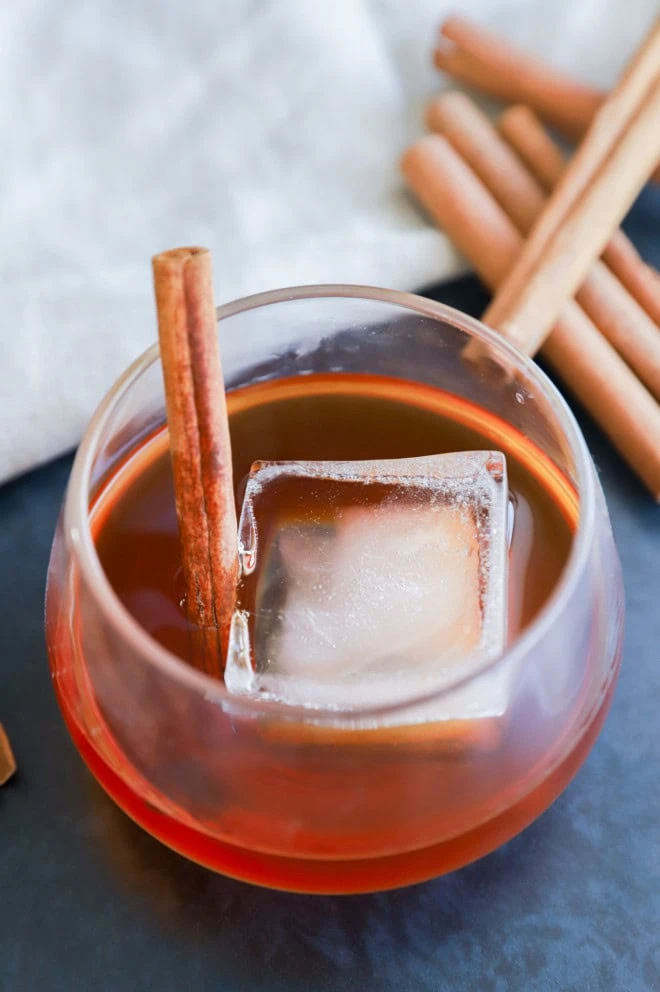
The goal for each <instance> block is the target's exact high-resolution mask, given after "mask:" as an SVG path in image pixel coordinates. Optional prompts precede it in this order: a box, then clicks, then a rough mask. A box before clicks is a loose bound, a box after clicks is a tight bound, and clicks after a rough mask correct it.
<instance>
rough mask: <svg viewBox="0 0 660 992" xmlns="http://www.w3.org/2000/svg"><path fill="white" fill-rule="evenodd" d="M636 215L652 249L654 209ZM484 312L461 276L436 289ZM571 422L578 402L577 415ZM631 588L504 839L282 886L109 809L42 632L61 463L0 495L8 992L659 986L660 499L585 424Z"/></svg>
mask: <svg viewBox="0 0 660 992" xmlns="http://www.w3.org/2000/svg"><path fill="white" fill-rule="evenodd" d="M631 223H632V224H633V226H634V230H635V233H636V235H637V236H638V240H639V241H640V243H641V244H642V246H643V247H644V248H645V250H646V253H647V254H649V255H651V256H652V255H653V254H654V252H655V260H656V263H657V261H658V245H657V243H656V245H655V247H654V246H653V243H652V242H653V239H654V238H655V239H657V231H658V229H659V228H658V224H659V223H660V197H658V196H657V195H655V194H649V195H647V196H645V197H644V199H643V203H642V204H641V205H640V206H638V208H637V209H636V210H635V211H634V213H633V218H632V220H631ZM436 295H438V296H439V297H441V298H443V299H445V300H446V301H447V302H450V303H453V304H455V305H458V306H461V307H463V308H465V309H471V310H472V311H473V312H478V311H479V309H480V307H481V306H482V304H483V297H482V295H481V293H480V290H479V289H478V287H477V286H476V284H475V283H473V282H472V281H471V280H464V281H462V282H461V283H458V284H452V285H451V286H445V287H443V288H442V289H441V290H440V291H438V293H437V294H436ZM578 414H579V410H578ZM580 419H581V423H582V426H583V428H584V431H585V434H586V437H587V441H588V443H589V445H590V448H591V450H592V452H593V455H594V458H595V460H596V462H597V464H598V467H599V469H600V472H601V477H602V479H603V484H604V487H605V491H606V495H607V498H608V502H609V506H610V510H611V513H612V518H613V523H614V529H615V533H616V537H617V539H618V543H619V548H620V552H621V557H622V560H623V569H624V576H625V583H626V594H627V634H626V647H625V655H624V664H623V668H622V673H621V679H620V682H619V686H618V690H617V694H616V697H615V700H614V705H613V708H612V711H611V714H610V716H609V718H608V720H607V722H606V725H605V728H604V730H603V732H602V734H601V736H600V738H599V740H598V742H597V744H596V746H595V748H594V750H593V752H592V753H591V755H590V757H589V758H588V760H587V762H586V764H585V766H584V767H583V769H582V770H581V771H580V773H579V774H578V776H577V778H576V779H575V781H574V782H573V783H572V784H571V785H570V786H569V788H568V790H567V791H566V792H565V793H564V795H563V796H562V797H561V798H560V799H559V800H558V801H557V802H556V803H555V805H554V806H553V807H552V808H551V809H550V810H549V811H548V812H547V813H546V814H545V815H544V816H543V817H541V819H540V820H538V821H537V822H536V823H535V824H533V825H532V826H531V827H530V828H528V830H526V831H525V832H524V833H523V834H522V835H521V836H520V837H518V838H516V839H515V840H513V841H511V842H510V843H509V844H507V845H506V846H505V847H504V848H502V849H501V850H499V851H497V852H496V853H494V854H492V855H490V856H489V857H486V858H484V859H483V860H481V861H480V862H477V863H476V864H474V865H471V866H469V867H468V868H465V869H463V870H462V871H460V872H457V873H455V874H453V875H451V876H448V877H446V878H441V879H438V880H436V881H433V882H429V883H427V884H425V885H419V886H416V887H413V888H409V889H405V890H401V891H399V892H393V893H385V894H380V895H373V896H356V897H345V898H329V897H328V898H326V897H306V896H290V895H284V894H278V893H273V892H267V891H262V890H259V889H255V888H251V887H249V886H247V885H242V884H240V883H237V882H232V881H229V880H226V879H223V878H221V877H218V876H214V875H212V874H211V873H210V872H207V871H205V870H203V869H201V868H198V867H196V866H195V865H192V864H188V863H187V862H186V861H184V860H183V859H182V858H180V857H178V856H177V855H175V854H173V853H171V852H170V851H168V850H166V849H165V848H164V847H162V846H161V845H159V844H158V843H157V842H156V841H154V840H152V839H151V838H150V837H149V836H147V835H146V834H145V833H143V832H142V831H141V830H140V829H139V828H138V827H136V826H135V825H134V824H133V823H131V822H130V821H129V820H128V819H127V818H126V817H125V816H124V815H123V814H122V813H120V812H119V811H118V810H117V809H116V808H115V807H114V805H113V804H112V803H111V801H110V800H109V799H107V798H106V797H105V795H104V793H103V792H102V791H101V789H100V787H99V786H97V785H96V783H95V782H94V781H93V779H92V778H91V776H90V774H89V773H88V772H87V771H86V769H85V768H84V766H83V764H82V762H81V760H80V759H79V758H78V756H77V755H76V753H75V751H74V748H73V745H72V744H71V743H70V741H69V738H68V735H67V733H66V730H65V728H64V725H63V722H62V719H61V717H60V715H59V712H58V710H57V706H56V703H55V699H54V696H53V693H52V690H51V685H50V677H49V674H48V668H47V663H46V653H45V648H44V644H43V634H42V599H43V587H44V576H45V570H46V563H47V557H48V550H49V544H50V540H51V536H52V531H53V528H54V525H55V518H56V514H57V510H58V506H59V502H60V499H61V497H62V494H63V489H64V485H65V482H66V478H67V474H68V471H69V467H70V461H69V459H62V460H60V461H58V462H55V463H53V464H51V465H50V466H48V467H46V468H43V469H40V470H39V471H37V472H34V473H32V474H31V475H29V476H26V477H24V478H22V479H19V480H18V481H16V482H13V483H11V484H9V485H7V486H5V487H4V488H3V489H0V713H1V715H2V719H3V722H4V723H5V726H6V728H7V730H8V732H9V733H10V735H11V737H12V742H13V744H14V748H15V751H16V756H17V759H18V762H19V774H18V775H17V776H16V777H15V779H14V780H13V781H12V782H11V783H9V784H8V785H7V786H6V787H5V788H4V789H2V790H1V791H0V989H2V990H3V992H46V990H48V992H60V990H61V992H69V990H71V989H73V988H83V989H87V988H89V989H91V988H94V989H95V990H97V992H115V990H117V989H120V988H121V989H123V988H125V989H131V990H132V989H135V990H140V992H141V990H146V989H158V990H159V992H169V990H171V992H179V990H181V989H191V990H192V989H194V990H195V992H197V990H200V992H206V990H209V992H211V990H213V992H225V990H227V992H285V990H287V992H298V990H300V992H344V990H346V992H352V990H360V992H363V990H367V989H368V990H369V992H407V990H410V992H441V990H444V989H448V990H451V992H463V990H465V992H468V990H470V992H471V990H477V989H478V990H479V992H509V990H512V989H515V990H521V992H522V990H524V992H533V990H542V992H552V990H560V992H572V990H577V992H602V990H605V989H612V990H617V992H638V990H639V992H644V990H649V992H650V990H656V989H659V988H660V800H659V789H658V769H659V767H660V720H659V719H658V713H659V712H660V662H659V656H658V644H659V643H660V610H659V609H658V602H659V601H660V600H659V597H660V570H659V569H658V561H659V560H660V508H658V507H656V506H655V505H654V504H652V503H651V501H650V500H649V498H648V497H647V496H646V494H645V493H644V492H643V491H642V489H641V487H640V486H639V485H638V484H637V482H636V481H635V480H634V479H633V477H632V476H631V475H630V474H629V473H628V472H627V470H626V469H625V468H624V467H623V465H622V463H621V462H620V460H619V458H618V457H617V455H616V454H615V453H614V452H613V451H612V450H611V448H610V446H609V445H608V444H607V443H606V442H605V441H604V439H603V438H602V437H601V435H600V434H599V432H598V431H597V430H596V429H595V428H594V427H593V426H592V425H591V424H590V423H589V422H588V420H587V418H586V417H584V416H581V417H580Z"/></svg>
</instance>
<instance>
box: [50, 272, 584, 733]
mask: <svg viewBox="0 0 660 992" xmlns="http://www.w3.org/2000/svg"><path fill="white" fill-rule="evenodd" d="M328 298H339V299H347V300H350V299H357V300H373V301H376V302H381V303H386V304H392V305H394V306H397V307H399V308H403V309H406V310H408V311H410V312H414V313H418V314H420V315H421V316H425V317H430V318H432V319H435V320H441V321H443V322H444V323H445V324H449V325H450V326H452V327H455V328H457V329H458V330H461V331H468V332H469V333H471V334H473V335H474V336H475V337H477V338H481V339H482V340H485V341H486V342H487V343H488V344H490V345H493V347H494V348H495V350H496V351H499V352H500V353H502V354H503V356H504V357H508V358H509V359H510V360H512V361H513V363H514V365H516V366H517V367H519V368H521V369H522V370H523V371H524V372H525V373H526V374H527V375H529V376H530V378H531V379H532V380H533V381H535V383H536V385H537V386H539V387H540V388H541V391H542V394H543V396H544V399H545V400H546V401H547V402H548V403H549V405H550V407H551V409H552V411H553V412H554V414H555V415H556V416H557V418H558V421H559V424H560V427H561V430H562V432H563V435H564V437H565V439H566V440H567V441H568V443H569V447H570V451H571V454H572V456H573V458H574V460H575V468H576V474H577V485H578V494H579V499H580V514H579V519H578V525H577V528H576V531H575V534H574V537H573V541H572V543H571V550H570V553H569V556H568V560H567V561H566V564H565V565H564V568H563V570H562V572H561V575H560V577H559V580H558V582H557V583H556V585H555V587H554V589H553V590H552V592H551V594H550V596H549V597H548V599H547V600H546V602H545V603H544V604H543V606H542V608H541V610H540V611H539V613H538V614H537V616H536V617H535V618H534V620H533V621H532V622H531V623H530V624H529V625H528V626H527V627H526V628H525V629H524V630H523V631H522V633H521V634H520V635H519V636H518V637H517V638H516V639H515V641H514V642H513V644H511V646H510V647H508V648H506V649H505V650H504V651H503V652H502V653H501V654H499V655H497V656H496V657H494V658H490V659H488V660H487V661H486V662H484V663H483V664H481V665H479V666H478V667H476V668H475V669H473V670H471V671H470V672H469V673H468V674H465V675H462V676H458V677H457V678H456V679H454V680H450V681H448V682H445V683H444V684H443V685H442V687H441V688H438V689H434V690H431V691H427V692H424V693H422V694H419V695H417V696H411V697H406V698H405V699H404V700H402V701H400V702H395V703H390V704H387V705H379V706H360V707H355V708H352V709H350V710H346V709H344V710H331V709H327V708H326V709H321V708H319V709H316V708H314V707H310V706H304V705H291V704H289V703H285V702H281V701H277V700H273V699H261V698H254V697H251V696H241V695H236V694H233V693H230V692H229V691H228V690H227V688H226V686H225V684H224V682H221V681H220V680H218V679H216V678H213V677H212V676H210V675H207V674H206V673H205V672H202V671H200V670H199V669H196V668H194V667H192V666H191V665H189V664H188V663H187V662H185V661H184V660H183V659H182V658H180V657H179V656H178V655H175V654H174V653H173V652H171V651H169V650H168V649H167V648H165V647H163V646H162V645H161V644H160V643H159V642H158V641H156V640H155V638H153V637H152V636H151V634H149V633H148V632H147V630H146V629H145V628H144V627H142V626H141V624H140V623H139V622H138V621H137V620H136V619H135V617H133V616H132V614H131V613H129V611H128V609H127V608H126V607H125V606H124V604H123V603H122V602H121V600H120V599H119V597H118V596H117V594H116V593H115V591H114V589H113V588H112V586H111V584H110V581H109V579H108V578H107V576H106V574H105V572H104V570H103V567H102V565H101V561H100V559H99V557H98V554H97V552H96V547H95V545H94V541H93V539H92V533H91V527H90V515H89V483H90V478H91V470H92V463H93V459H94V454H95V448H96V442H97V440H98V437H99V434H100V433H101V431H102V430H103V428H104V426H105V424H106V421H107V419H108V417H109V416H110V414H111V413H112V411H113V409H114V407H115V404H116V403H117V402H118V400H119V399H120V398H121V396H123V395H124V393H125V392H126V391H127V390H128V389H130V387H131V385H132V384H133V383H134V382H135V381H136V379H138V378H139V376H140V375H141V374H142V373H143V372H144V371H145V370H146V369H147V368H148V367H149V366H150V365H152V364H153V363H154V362H156V361H158V359H159V354H160V351H159V346H158V342H157V341H156V342H154V344H152V345H150V347H149V348H147V349H146V350H145V351H144V352H143V353H142V354H141V355H139V356H138V357H137V358H136V359H135V360H134V361H133V362H132V363H131V364H130V365H129V366H128V368H127V369H125V371H124V372H123V373H122V374H121V375H120V376H119V377H118V378H117V379H116V380H115V382H114V384H113V385H112V386H111V387H110V389H109V390H108V391H107V392H106V394H105V396H104V397H103V399H102V400H101V402H100V403H99V405H98V407H97V408H96V410H95V412H94V414H93V416H92V418H91V420H90V422H89V424H88V426H87V428H86V430H85V433H84V435H83V438H82V440H81V442H80V445H79V447H78V450H77V452H76V456H75V459H74V463H73V468H72V470H71V476H70V479H69V484H68V487H67V492H66V497H65V503H64V514H63V520H64V533H65V540H66V541H67V543H68V544H69V545H70V548H71V553H72V556H73V557H74V558H75V559H76V561H77V564H78V566H79V568H80V573H81V576H82V579H83V580H84V581H86V583H87V585H88V587H89V590H90V591H91V593H92V595H93V596H94V599H95V601H96V603H97V605H98V607H99V608H100V609H101V611H102V613H103V614H104V616H105V617H106V619H107V620H108V622H109V623H111V624H112V625H113V626H115V627H116V628H117V629H119V631H120V633H121V636H122V637H123V638H124V639H125V640H126V641H127V642H128V643H129V644H130V646H131V647H132V648H133V650H135V651H136V653H138V654H139V655H140V656H141V657H142V658H144V659H147V660H148V661H149V663H150V664H153V665H155V666H156V667H157V668H159V669H160V670H161V671H163V672H164V673H167V674H169V675H170V676H172V677H173V678H174V679H175V680H176V681H178V682H180V683H182V684H183V685H185V686H187V687H188V688H189V689H193V690H195V691H197V692H199V693H201V694H202V695H203V697H204V698H205V699H206V700H208V701H211V702H217V703H218V704H220V705H222V706H223V708H225V709H231V710H232V711H234V712H237V713H240V712H241V711H243V712H245V713H246V714H251V715H269V716H271V717H275V716H279V717H280V718H282V719H284V720H286V721H291V720H296V721H298V722H304V723H308V724H318V725H332V726H334V727H341V726H344V727H348V728H350V727H355V726H356V725H358V726H360V725H364V721H365V720H367V721H369V720H370V719H373V720H376V719H377V718H378V717H387V716H389V715H391V714H395V713H397V712H400V711H404V710H412V709H414V708H416V707H417V706H420V705H424V704H428V703H430V702H433V701H435V700H440V699H442V698H443V697H444V696H447V695H449V694H450V693H452V692H454V691H455V690H456V689H459V688H461V687H462V686H464V685H467V684H469V683H470V682H472V681H473V680H474V679H476V678H479V677H480V676H482V675H483V674H485V673H486V672H490V671H492V670H493V669H495V668H496V667H497V666H498V665H502V664H504V663H510V664H515V661H516V660H517V659H520V658H522V657H523V656H524V655H526V654H528V653H529V652H530V651H531V650H533V648H534V646H535V645H536V644H538V643H539V641H540V640H542V638H543V636H544V635H545V634H546V633H547V632H548V630H549V629H550V628H551V627H552V625H553V623H554V622H555V620H556V619H557V618H558V617H559V616H561V614H562V613H563V611H564V609H565V608H566V606H567V604H568V603H569V602H570V600H571V598H572V596H573V593H574V591H575V588H576V586H577V585H578V584H579V582H580V580H581V576H582V574H583V572H584V569H585V567H586V564H587V561H588V557H589V551H590V548H591V546H592V542H593V536H594V527H595V516H596V514H595V507H596V499H595V477H594V471H593V466H592V462H591V456H590V455H589V452H588V449H587V446H586V442H585V440H584V438H583V436H582V432H581V431H580V428H579V426H578V424H577V422H576V420H575V417H574V415H573V413H572V411H571V410H570V408H569V406H568V404H567V403H566V401H565V400H564V398H563V396H562V395H561V394H560V392H559V390H558V389H557V387H556V386H555V385H554V383H553V382H552V381H551V380H550V379H549V378H548V376H547V375H546V374H545V373H544V372H543V371H542V370H541V369H540V368H539V367H538V365H536V363H535V362H533V361H532V359H531V358H529V357H528V356H527V355H525V354H524V353H523V352H521V351H519V350H518V349H517V348H515V347H514V346H513V345H511V344H509V342H507V341H506V340H505V339H504V338H503V337H502V336H501V335H500V334H498V333H497V332H495V331H493V330H491V329H490V328H489V327H487V326H486V325H485V324H482V323H481V321H479V320H478V319H476V318H474V317H471V316H469V315H468V314H465V313H463V312H462V311H460V310H457V309H455V308H454V307H450V306H448V305H447V304H445V303H439V302H437V301H435V300H430V299H427V298H426V297H422V296H418V295H416V294H414V293H407V292H402V291H399V290H389V289H381V288H378V287H374V286H360V285H350V284H339V283H337V284H334V283H329V284H315V285H303V286H293V287H289V288H285V289H277V290H269V291H267V292H262V293H256V294H253V295H250V296H246V297H242V298H240V299H237V300H233V301H231V302H228V303H225V304H222V305H221V306H219V307H217V308H216V316H217V320H218V321H221V320H224V319H226V318H228V317H231V316H234V315H236V314H239V313H244V312H246V311H248V310H254V309H257V308H260V307H263V306H269V305H271V304H274V303H275V304H276V303H283V302H289V301H293V300H314V299H328Z"/></svg>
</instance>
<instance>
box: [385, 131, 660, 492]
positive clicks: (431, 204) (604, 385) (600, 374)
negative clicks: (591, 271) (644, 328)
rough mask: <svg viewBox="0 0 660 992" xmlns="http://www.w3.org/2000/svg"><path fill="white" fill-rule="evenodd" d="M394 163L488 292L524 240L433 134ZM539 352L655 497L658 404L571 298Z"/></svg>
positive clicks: (659, 458) (659, 483)
mask: <svg viewBox="0 0 660 992" xmlns="http://www.w3.org/2000/svg"><path fill="white" fill-rule="evenodd" d="M401 165H402V170H403V173H404V175H405V177H406V179H407V181H408V184H409V185H410V187H411V189H412V190H413V191H414V192H415V194H416V195H417V197H418V198H419V200H420V201H421V203H422V204H423V205H424V206H425V207H426V209H427V210H428V211H429V213H430V214H431V215H432V217H433V218H434V219H435V220H436V221H437V223H438V224H439V225H440V226H441V227H442V228H443V230H444V231H445V232H446V233H447V235H448V236H449V237H450V238H451V240H452V242H453V243H454V244H455V245H456V247H457V248H458V249H459V251H461V252H462V253H463V254H464V255H465V256H466V258H468V259H469V260H470V261H471V262H472V264H473V265H474V267H475V269H476V271H477V273H478V274H479V276H480V277H481V278H482V279H483V281H484V282H485V284H486V285H487V286H489V287H490V288H491V289H493V290H496V289H497V287H498V286H499V285H500V284H501V283H502V282H503V280H504V279H505V278H506V276H507V272H509V271H510V270H511V268H512V267H513V266H514V264H515V262H516V258H517V257H518V256H519V255H520V252H521V251H522V250H523V245H524V242H523V239H522V236H521V235H520V234H519V232H518V231H517V230H516V227H515V226H514V224H513V222H512V221H511V220H510V219H509V217H508V216H507V215H506V213H505V212H504V210H503V209H502V208H501V207H500V206H499V205H498V203H497V202H496V201H495V199H494V197H493V196H492V195H491V193H490V192H489V191H488V189H487V188H486V186H485V185H484V184H483V183H482V182H481V180H479V178H478V177H477V176H476V175H475V173H474V171H473V170H472V169H471V168H470V167H469V166H468V165H467V164H466V163H465V162H464V161H463V160H462V158H461V157H460V156H459V155H458V153H457V152H456V151H455V149H454V148H452V146H451V145H450V144H449V142H448V141H447V140H446V139H445V138H444V137H443V136H441V135H437V134H433V135H428V136H426V137H424V138H422V139H420V140H419V141H418V142H416V144H415V145H413V146H412V147H411V148H410V149H409V150H408V151H407V152H406V154H405V155H404V157H403V160H402V163H401ZM543 354H544V355H545V356H546V357H547V358H548V360H549V361H550V362H551V364H552V365H554V367H555V368H556V369H557V371H558V372H559V373H560V374H561V376H562V379H563V380H564V382H565V383H566V385H567V386H568V387H569V389H571V390H572V391H573V392H574V393H575V394H576V396H578V397H579V399H580V400H581V402H582V403H583V405H584V406H585V407H586V409H587V410H588V411H589V413H590V414H591V415H592V417H593V418H594V420H596V422H597V423H598V424H599V425H600V426H601V428H602V429H603V431H604V432H605V433H606V434H607V435H608V436H609V437H610V439H611V440H612V441H613V443H614V444H615V445H616V447H617V448H618V449H619V451H620V452H621V454H622V455H623V457H624V458H625V459H626V460H627V462H628V463H629V464H630V466H631V467H632V468H633V470H634V471H635V472H636V473H637V474H638V475H639V476H640V478H641V479H642V480H643V481H644V482H645V484H646V485H647V486H648V488H649V489H650V491H651V492H652V493H653V495H654V497H655V498H656V499H657V500H660V407H659V406H658V404H657V403H656V402H655V400H654V399H653V397H652V396H651V395H650V393H649V392H648V391H647V390H646V389H645V388H644V386H643V385H642V384H641V382H640V381H639V379H638V378H637V377H636V376H635V374H634V373H633V372H632V371H631V369H630V368H629V367H628V366H627V365H626V363H625V362H624V361H623V360H622V358H621V357H620V356H619V355H618V354H617V352H616V351H615V350H614V348H612V346H611V345H610V344H609V343H608V341H606V340H605V338H604V337H603V336H602V335H601V333H600V332H599V330H598V328H597V327H596V326H595V325H594V323H593V322H592V321H591V320H590V319H589V317H587V315H586V314H585V312H584V311H583V310H582V308H581V307H580V306H579V305H578V304H577V303H575V302H573V301H570V302H568V303H566V304H565V305H564V307H563V309H562V311H561V314H560V316H559V319H558V320H556V322H555V324H554V327H553V328H552V333H551V335H550V336H549V337H548V339H547V340H546V341H545V344H544V347H543Z"/></svg>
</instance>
